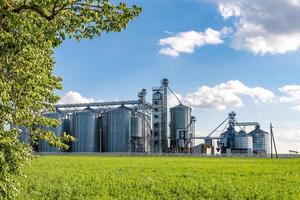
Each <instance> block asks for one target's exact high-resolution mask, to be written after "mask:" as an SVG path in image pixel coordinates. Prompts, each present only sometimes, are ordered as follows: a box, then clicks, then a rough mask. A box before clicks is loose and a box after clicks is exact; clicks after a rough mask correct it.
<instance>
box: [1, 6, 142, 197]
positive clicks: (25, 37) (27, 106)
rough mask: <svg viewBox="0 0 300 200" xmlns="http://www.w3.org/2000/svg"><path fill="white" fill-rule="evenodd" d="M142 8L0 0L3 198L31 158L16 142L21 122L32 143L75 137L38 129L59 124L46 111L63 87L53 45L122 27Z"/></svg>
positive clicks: (61, 143)
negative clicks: (59, 135) (61, 135)
mask: <svg viewBox="0 0 300 200" xmlns="http://www.w3.org/2000/svg"><path fill="white" fill-rule="evenodd" d="M140 12H141V8H138V7H136V6H132V7H127V6H126V4H125V3H120V4H118V5H114V4H111V3H110V2H109V1H108V0H38V1H37V0H0V164H1V166H0V197H5V198H13V194H16V191H17V188H18V187H17V183H16V181H15V178H16V176H18V175H19V168H20V167H21V166H23V165H24V164H26V163H28V161H29V160H30V159H31V157H32V156H31V150H30V148H29V147H28V146H26V145H24V144H20V143H19V142H18V134H19V133H18V132H19V130H18V128H17V127H18V126H20V125H22V126H26V127H27V128H28V129H29V131H30V134H31V138H32V142H35V141H38V140H39V139H44V140H46V141H47V142H48V143H49V144H51V145H55V146H58V147H61V148H67V145H66V144H65V142H67V141H70V140H73V139H74V138H72V137H70V136H68V135H63V137H61V138H57V137H55V135H54V134H52V133H51V132H49V131H44V130H41V129H39V128H38V127H41V126H44V127H45V126H57V125H58V122H57V121H56V120H53V119H47V118H45V117H43V116H42V112H43V111H51V110H53V105H54V104H55V103H56V102H57V101H58V99H59V97H58V96H56V95H55V94H54V92H55V90H57V89H61V88H62V85H61V78H59V77H56V76H54V75H53V67H54V64H55V60H54V57H53V48H55V47H57V46H58V45H60V44H61V43H62V42H63V40H65V38H67V37H69V38H75V39H77V40H80V39H82V38H89V39H91V38H93V37H95V36H97V35H100V34H101V33H102V31H105V32H110V31H121V30H122V29H124V28H126V26H127V24H128V22H129V21H130V20H132V19H134V18H135V17H137V16H138V15H139V13H140ZM8 125H11V127H10V128H8Z"/></svg>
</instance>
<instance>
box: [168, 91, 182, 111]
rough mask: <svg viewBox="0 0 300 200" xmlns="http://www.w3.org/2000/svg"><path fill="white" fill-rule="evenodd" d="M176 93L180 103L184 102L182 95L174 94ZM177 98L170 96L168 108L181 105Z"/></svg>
mask: <svg viewBox="0 0 300 200" xmlns="http://www.w3.org/2000/svg"><path fill="white" fill-rule="evenodd" d="M174 93H175V95H176V96H177V98H178V99H179V100H180V101H183V97H182V95H181V94H179V93H176V92H174ZM177 98H176V97H175V96H174V95H173V94H169V95H168V107H169V108H172V107H174V106H177V105H178V104H179V103H180V102H179V101H178V99H177Z"/></svg>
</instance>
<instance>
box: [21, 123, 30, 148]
mask: <svg viewBox="0 0 300 200" xmlns="http://www.w3.org/2000/svg"><path fill="white" fill-rule="evenodd" d="M19 141H20V142H22V143H25V144H30V133H29V130H28V128H26V127H25V126H19Z"/></svg>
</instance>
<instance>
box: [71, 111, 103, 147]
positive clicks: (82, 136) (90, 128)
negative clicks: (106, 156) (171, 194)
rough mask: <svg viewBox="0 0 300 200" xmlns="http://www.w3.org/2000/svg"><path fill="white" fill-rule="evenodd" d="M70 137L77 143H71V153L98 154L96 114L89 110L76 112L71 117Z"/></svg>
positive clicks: (98, 139)
mask: <svg viewBox="0 0 300 200" xmlns="http://www.w3.org/2000/svg"><path fill="white" fill-rule="evenodd" d="M71 134H72V136H74V137H75V138H76V139H77V141H76V142H73V143H72V147H71V150H72V152H99V151H100V138H99V131H98V118H97V114H96V113H94V112H91V111H90V110H88V109H87V110H84V111H78V112H75V113H73V117H72V130H71Z"/></svg>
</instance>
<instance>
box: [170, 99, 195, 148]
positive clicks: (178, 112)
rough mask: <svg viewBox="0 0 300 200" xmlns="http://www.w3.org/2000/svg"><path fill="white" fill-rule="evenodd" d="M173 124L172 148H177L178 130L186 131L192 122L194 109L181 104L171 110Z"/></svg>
mask: <svg viewBox="0 0 300 200" xmlns="http://www.w3.org/2000/svg"><path fill="white" fill-rule="evenodd" d="M170 112H171V113H170V115H171V122H170V133H171V147H175V146H176V132H177V130H178V129H186V128H187V126H188V125H189V124H190V122H191V112H192V109H191V108H190V107H187V106H185V105H182V104H179V105H177V106H175V107H173V108H171V109H170Z"/></svg>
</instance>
